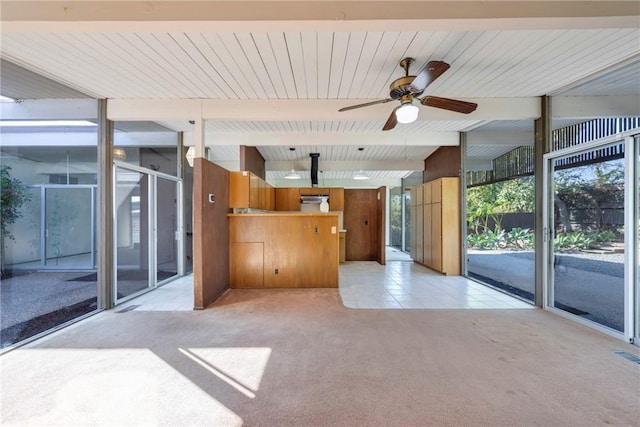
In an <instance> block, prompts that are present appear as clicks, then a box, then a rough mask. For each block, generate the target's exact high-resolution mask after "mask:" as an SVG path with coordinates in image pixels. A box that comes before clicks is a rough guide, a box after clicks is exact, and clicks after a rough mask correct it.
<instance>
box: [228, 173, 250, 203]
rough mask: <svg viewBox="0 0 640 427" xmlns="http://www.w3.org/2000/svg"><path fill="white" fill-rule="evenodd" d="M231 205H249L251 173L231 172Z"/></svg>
mask: <svg viewBox="0 0 640 427" xmlns="http://www.w3.org/2000/svg"><path fill="white" fill-rule="evenodd" d="M229 207H230V208H232V209H233V208H248V207H249V174H248V173H247V174H243V173H242V172H230V173H229Z"/></svg>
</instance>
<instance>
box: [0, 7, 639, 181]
mask: <svg viewBox="0 0 640 427" xmlns="http://www.w3.org/2000/svg"><path fill="white" fill-rule="evenodd" d="M4 3H6V4H7V5H8V6H6V7H4V8H3V15H2V20H3V21H2V22H3V24H5V25H3V26H2V28H1V29H0V31H1V37H2V43H1V45H0V57H1V58H2V60H3V64H4V63H10V64H17V65H19V66H22V67H24V68H25V69H27V70H30V71H32V72H35V73H37V74H38V75H40V76H43V77H46V78H49V79H51V80H53V81H55V82H58V83H60V84H62V85H65V86H67V87H68V88H70V89H71V90H73V91H74V93H81V94H87V95H90V96H92V97H96V98H108V99H117V100H131V99H135V100H152V101H153V102H154V103H155V104H157V105H159V106H162V105H164V104H163V103H164V102H166V101H169V100H194V99H195V100H207V102H209V103H212V105H215V106H218V108H219V109H218V110H216V111H229V110H231V109H232V108H230V107H228V105H230V104H229V102H231V101H234V102H236V101H237V102H240V103H239V104H234V105H236V106H237V105H239V106H240V107H237V108H236V107H234V111H233V112H234V114H235V116H234V117H233V118H228V117H222V116H218V118H216V117H215V114H214V117H205V118H206V119H207V120H206V121H205V141H206V143H207V145H209V146H210V147H211V149H210V153H209V155H210V158H212V159H214V160H216V161H220V162H227V163H225V164H230V163H229V162H237V161H238V158H239V155H238V150H237V146H238V144H246V145H254V146H257V147H258V149H259V150H260V152H261V153H262V155H263V156H264V157H265V159H266V160H267V163H268V164H274V165H275V164H277V162H286V161H292V160H295V159H293V158H292V156H293V154H292V153H291V152H290V151H289V147H291V146H293V147H296V156H297V157H299V158H300V159H302V158H306V157H308V153H309V152H319V153H321V157H320V160H321V162H322V161H332V162H342V163H341V164H342V165H343V166H344V168H345V170H342V171H339V170H327V171H325V172H324V173H325V174H326V175H325V178H326V179H327V180H332V182H333V183H338V182H339V181H340V180H344V182H342V185H348V180H349V179H350V177H351V175H352V174H353V171H354V170H358V169H359V168H360V166H361V165H362V162H363V161H364V162H368V163H365V165H366V167H370V168H371V169H369V170H368V172H369V174H370V175H371V176H375V178H376V180H375V182H376V183H379V182H385V181H384V180H385V179H388V180H389V181H388V183H389V184H392V183H393V184H394V185H397V182H398V179H399V178H400V177H403V176H406V175H407V174H409V173H411V170H409V169H407V170H397V167H389V170H385V169H382V168H380V167H379V165H380V163H381V162H387V164H388V165H396V166H397V164H399V163H402V162H405V163H403V164H407V165H408V164H409V161H422V160H424V158H425V157H426V156H428V155H429V154H430V153H431V152H433V151H434V150H435V149H436V148H437V147H438V146H439V145H448V144H445V143H443V142H441V141H445V140H446V141H449V140H450V138H451V134H452V133H457V132H461V131H471V130H472V131H474V132H475V131H485V132H521V131H528V130H532V123H533V119H535V117H537V116H536V115H535V114H537V110H535V109H534V110H526V109H524V110H525V111H526V112H525V113H523V112H514V111H512V110H513V108H512V107H508V106H507V105H511V106H513V105H518V103H519V102H520V100H522V103H523V104H524V103H526V102H527V101H526V100H527V99H529V98H531V97H539V96H542V95H548V94H556V93H561V94H562V95H567V96H574V95H575V96H578V95H579V96H591V95H599V96H605V95H615V96H618V95H621V96H639V97H640V84H639V78H640V60H638V58H640V43H638V40H639V39H640V29H639V27H640V24H639V21H638V19H637V18H638V14H640V12H638V13H636V14H635V15H634V13H635V12H629V7H628V5H624V4H623V3H624V2H616V4H615V5H611V6H610V7H608V9H607V10H606V11H605V10H602V9H597V10H596V9H593V8H592V5H591V3H593V2H591V3H589V2H573V3H575V5H574V6H575V7H573V8H572V12H571V13H570V14H567V13H566V11H563V10H562V8H561V5H559V4H560V3H563V2H558V4H555V3H553V2H546V3H545V4H546V5H547V6H546V7H545V10H544V13H543V12H540V10H539V9H538V8H536V7H535V4H534V3H535V2H521V5H520V6H519V7H518V8H516V9H513V10H512V9H509V8H506V7H501V6H502V5H503V4H504V2H492V1H488V2H487V1H483V2H474V1H471V2H464V3H462V2H429V1H426V2H401V3H400V2H394V1H389V0H387V1H378V2H370V1H365V2H318V1H303V0H291V1H288V2H286V3H281V2H272V1H269V0H264V1H259V2H208V1H199V2H186V3H180V2H176V1H169V2H149V3H145V4H144V5H143V4H142V3H138V2H127V1H120V2H117V3H118V5H117V6H118V7H116V6H114V5H112V4H111V2H95V3H94V2H90V1H78V2H73V4H70V5H67V6H65V7H64V10H62V9H60V10H58V9H56V8H57V7H62V6H61V5H58V4H57V3H47V2H42V3H37V4H38V5H39V6H38V7H39V9H38V8H36V7H35V6H34V9H33V10H31V9H29V8H26V7H22V8H21V7H20V5H19V2H4ZM27 3H28V2H27ZM103 3H104V4H103ZM456 3H457V4H456ZM618 3H619V4H618ZM209 4H211V7H216V8H217V9H206V7H207V6H208V5H209ZM283 4H286V5H287V6H288V7H283ZM78 5H81V6H82V8H81V7H78V8H76V6H78ZM397 5H401V6H402V7H400V6H397ZM9 6H11V7H9ZM163 6H166V8H163ZM173 6H176V7H177V6H180V7H179V8H177V9H171V7H173ZM307 6H308V7H307ZM395 6H397V7H395ZM101 7H102V8H103V9H100V8H101ZM243 7H244V8H245V9H243ZM250 7H252V8H254V9H250ZM275 8H280V9H277V10H276V9H275ZM336 8H338V9H339V10H340V12H336ZM340 8H342V9H340ZM380 8H381V9H380ZM616 8H617V9H616ZM380 10H386V11H387V12H385V13H384V14H383V15H380V12H379V11H380ZM170 11H173V12H171V13H174V14H178V15H179V16H178V15H176V17H175V18H171V19H169V18H167V16H170ZM198 11H200V12H201V13H202V15H203V17H202V18H199V17H198V16H197V13H198ZM214 11H215V13H214ZM479 11H481V12H482V13H480V12H479ZM334 12H335V13H334ZM616 12H618V13H617V14H616ZM92 13H94V15H92ZM478 13H480V15H482V16H480V15H478ZM581 13H583V15H581ZM136 14H137V15H136ZM385 14H388V15H389V17H388V18H387V17H385V16H384V15H385ZM447 14H448V15H447ZM509 14H511V15H509ZM432 15H433V16H436V15H438V16H440V17H441V18H442V19H435V18H432V17H431V16H432ZM212 16H218V17H219V18H213V17H212ZM266 17H268V18H266ZM463 18H468V19H467V20H466V21H465V19H463ZM479 18H482V19H479ZM614 18H615V19H614ZM21 23H22V25H21ZM404 57H413V58H416V62H415V63H414V64H413V65H412V67H411V70H410V71H411V74H416V73H417V72H418V71H419V70H420V69H421V68H422V67H423V66H424V65H425V64H426V63H427V62H429V61H433V60H439V61H445V62H447V63H448V64H450V66H451V67H450V69H449V70H448V71H446V72H445V73H444V74H443V75H442V76H441V77H439V78H438V79H437V80H435V81H434V82H433V83H431V84H430V85H429V86H428V87H427V89H426V90H425V91H424V94H425V95H433V96H441V97H451V98H456V99H462V100H472V101H473V102H477V103H478V110H477V111H476V112H474V113H471V114H470V115H468V116H467V115H464V114H459V113H449V112H446V114H445V113H443V112H442V110H436V109H434V108H432V107H425V106H420V117H419V119H418V120H417V121H416V122H414V123H412V124H408V125H398V126H397V127H396V128H395V129H394V130H392V131H389V132H384V135H385V136H384V138H385V139H384V140H383V139H381V134H383V132H382V131H381V129H382V126H383V125H384V123H385V121H386V119H387V117H388V115H389V114H390V113H391V112H392V111H393V109H394V108H395V107H396V106H398V105H399V103H398V101H393V102H390V103H385V104H382V105H377V106H373V107H366V108H361V109H357V110H353V111H350V112H345V113H339V114H338V113H337V109H338V108H341V107H346V106H349V105H354V104H359V103H362V102H367V101H372V100H376V99H384V98H387V97H389V85H390V84H391V83H392V82H393V81H394V80H395V79H397V78H399V77H401V76H402V75H403V73H404V71H403V70H402V69H401V68H400V67H399V66H398V62H399V60H400V59H402V58H404ZM11 66H13V65H11ZM591 76H593V77H594V79H590V77H591ZM573 86H576V87H575V88H573ZM0 92H2V94H5V93H11V94H12V96H13V97H20V93H18V92H19V86H17V85H15V84H13V83H11V82H9V81H6V80H5V79H3V80H2V87H0ZM42 94H43V97H47V96H48V94H47V92H46V90H44V89H43V91H42ZM24 97H37V94H35V93H34V92H33V91H31V92H29V91H24ZM291 101H300V104H299V105H300V106H299V108H298V110H303V112H304V111H308V116H309V117H308V118H305V119H304V120H302V119H300V117H289V116H287V115H285V114H284V113H283V112H284V111H285V110H286V109H285V108H284V107H283V106H284V105H285V103H288V102H289V103H290V102H291ZM507 102H509V103H510V104H508V103H507ZM287 105H289V104H287ZM318 105H329V106H330V107H327V108H326V109H325V110H323V109H322V108H320V107H317V106H318ZM259 109H262V110H264V109H268V110H269V111H270V112H273V113H275V114H278V113H281V112H282V113H281V114H279V116H277V117H276V118H269V119H264V118H256V117H258V116H261V115H260V114H255V112H256V111H257V110H259ZM243 112H244V113H246V115H243ZM175 113H176V116H175V117H171V116H170V114H168V113H167V112H166V109H165V111H164V115H163V117H158V118H157V121H158V122H159V123H161V125H162V126H164V127H169V128H172V129H173V130H175V131H191V130H192V125H190V124H188V120H182V119H181V117H182V116H183V115H182V112H181V111H175ZM194 118H195V117H194ZM146 119H147V120H152V119H149V118H148V117H146ZM131 120H141V119H140V117H131ZM438 135H442V138H438ZM267 140H268V141H269V143H268V144H267V143H266V141H267ZM279 140H281V141H280V142H279ZM407 140H409V143H407ZM239 141H241V142H239ZM487 145H489V144H487ZM516 145H517V144H516ZM360 146H365V147H367V149H366V150H365V151H364V152H358V151H357V150H356V148H357V147H360ZM509 147H511V145H509V144H505V143H501V144H496V146H495V147H493V148H491V147H489V146H487V147H484V148H483V147H477V148H473V150H476V151H474V153H475V154H477V155H478V156H479V157H487V156H494V155H496V153H499V152H500V154H501V153H502V152H504V150H506V149H508V148H509ZM334 166H336V165H334ZM303 172H304V170H303ZM283 173H285V172H284V171H282V170H272V171H268V174H267V177H268V178H271V179H273V180H274V181H278V180H280V179H281V178H282V176H281V175H283Z"/></svg>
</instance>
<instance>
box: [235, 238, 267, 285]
mask: <svg viewBox="0 0 640 427" xmlns="http://www.w3.org/2000/svg"><path fill="white" fill-rule="evenodd" d="M229 251H230V253H229V259H230V271H229V273H230V279H231V283H233V285H234V286H233V287H235V288H262V287H263V286H264V244H263V243H262V242H231V246H230V248H229Z"/></svg>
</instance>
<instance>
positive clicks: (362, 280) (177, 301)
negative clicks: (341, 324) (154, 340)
mask: <svg viewBox="0 0 640 427" xmlns="http://www.w3.org/2000/svg"><path fill="white" fill-rule="evenodd" d="M339 291H340V296H341V297H342V303H343V304H344V305H345V307H349V308H362V309H387V308H393V309H411V308H413V309H420V308H422V309H487V308H491V309H515V308H521V309H527V308H534V307H533V306H532V305H530V304H528V303H526V302H524V301H521V300H519V299H517V298H513V297H511V296H509V295H506V294H503V293H502V292H498V291H496V290H494V289H491V288H489V287H487V286H483V285H481V284H479V283H477V282H474V281H473V280H469V279H466V278H464V277H462V276H443V275H441V274H438V273H435V272H433V271H431V270H429V269H428V268H426V267H423V266H421V265H418V264H414V263H413V262H406V261H390V262H388V263H387V265H380V264H378V263H377V262H373V261H362V262H354V261H352V262H347V263H345V264H341V265H340V289H339ZM134 306H135V307H134ZM127 309H134V310H136V311H183V310H184V311H188V310H193V276H192V275H188V276H185V277H181V278H179V279H177V280H174V281H173V282H170V283H167V284H166V285H164V286H162V287H160V288H158V289H156V290H154V291H151V292H148V293H146V294H144V295H141V296H139V297H138V298H134V299H132V300H131V301H127V302H126V303H124V304H122V305H120V306H118V307H116V311H119V310H127Z"/></svg>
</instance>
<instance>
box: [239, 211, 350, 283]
mask: <svg viewBox="0 0 640 427" xmlns="http://www.w3.org/2000/svg"><path fill="white" fill-rule="evenodd" d="M230 228H231V232H230V235H231V236H232V239H233V238H235V239H238V238H246V239H251V240H252V241H250V242H246V244H247V245H252V244H254V243H256V244H260V245H262V247H263V248H264V252H263V253H264V256H263V260H264V264H263V282H262V283H263V285H264V287H266V288H289V287H325V288H326V287H337V286H338V274H339V272H338V263H339V235H338V232H337V228H338V216H337V215H335V214H326V215H323V214H320V215H312V214H275V213H274V214H255V215H251V214H242V215H231V217H230ZM257 230H260V232H259V234H256V233H255V232H256V231H257ZM259 238H260V239H262V242H255V240H257V239H259ZM234 243H236V242H234V241H233V240H232V241H230V245H231V246H233V245H234ZM246 250H248V249H246ZM255 250H256V251H257V249H255ZM233 261H234V262H235V263H236V264H239V266H232V269H242V268H244V267H242V265H243V263H244V262H249V258H242V257H238V258H234V260H233ZM247 269H250V266H247ZM253 276H255V275H253ZM253 276H252V277H253ZM254 280H256V279H255V277H254Z"/></svg>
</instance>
